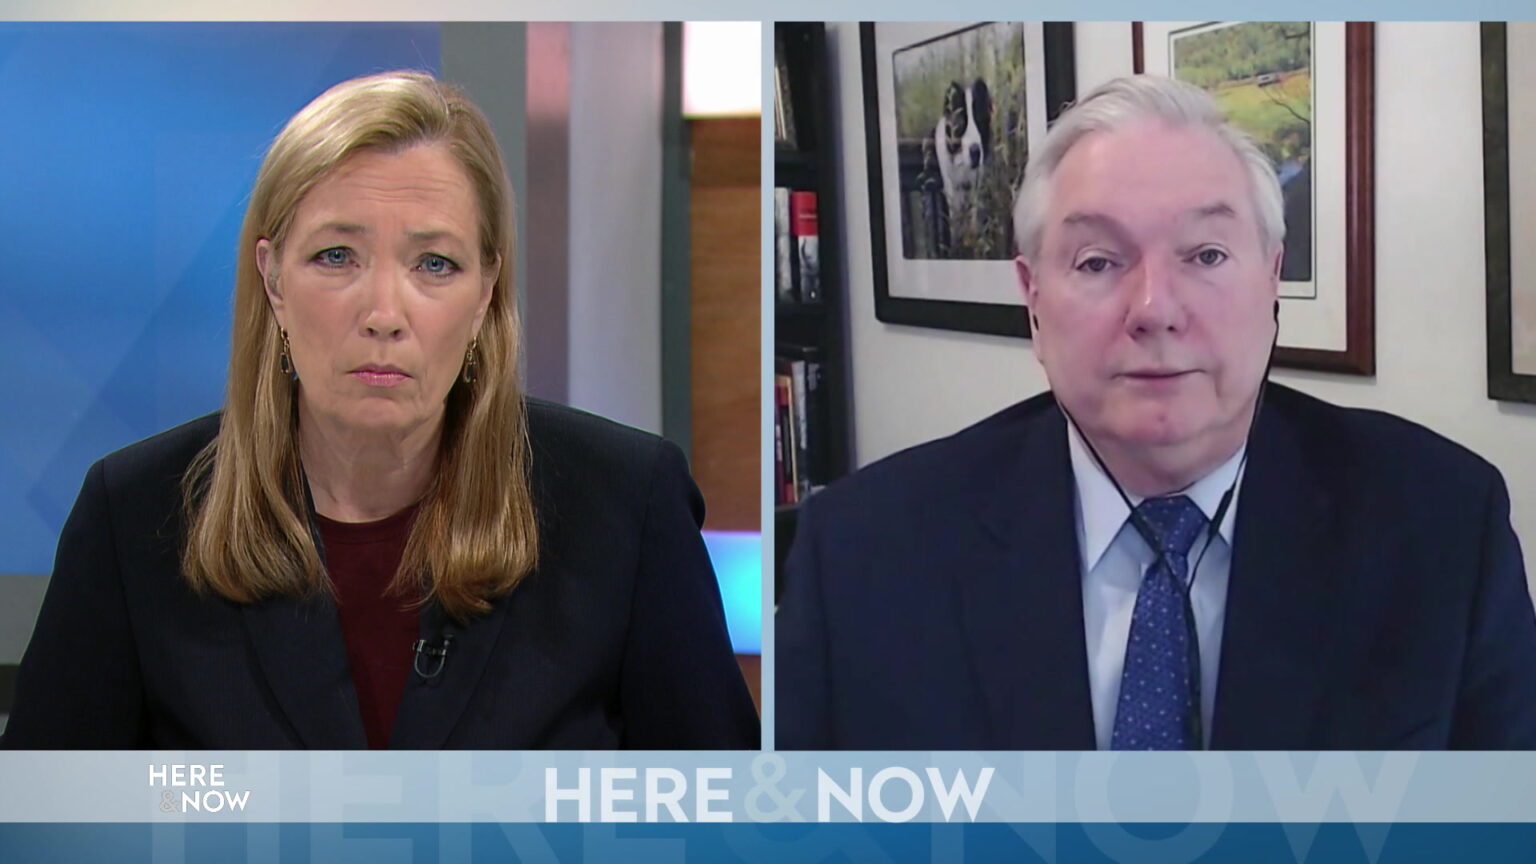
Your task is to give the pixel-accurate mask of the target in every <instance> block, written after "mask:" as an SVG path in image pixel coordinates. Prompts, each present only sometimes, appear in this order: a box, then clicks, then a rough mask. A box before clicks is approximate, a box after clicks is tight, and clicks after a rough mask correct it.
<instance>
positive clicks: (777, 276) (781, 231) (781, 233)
mask: <svg viewBox="0 0 1536 864" xmlns="http://www.w3.org/2000/svg"><path fill="white" fill-rule="evenodd" d="M793 250H794V243H793V240H792V238H791V237H790V236H789V190H788V189H786V188H784V187H783V186H778V187H775V188H774V190H773V284H774V296H775V297H777V298H778V299H779V300H780V301H782V302H785V303H793V302H795V282H796V279H795V256H794V251H793Z"/></svg>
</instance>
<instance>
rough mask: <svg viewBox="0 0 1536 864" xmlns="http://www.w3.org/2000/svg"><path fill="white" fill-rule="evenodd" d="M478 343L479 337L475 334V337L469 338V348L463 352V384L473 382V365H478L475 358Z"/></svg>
mask: <svg viewBox="0 0 1536 864" xmlns="http://www.w3.org/2000/svg"><path fill="white" fill-rule="evenodd" d="M479 345H480V337H479V336H476V337H475V338H473V339H471V340H469V350H467V351H465V352H464V375H463V378H464V383H465V384H473V383H475V377H476V375H475V367H476V366H477V365H478V363H477V361H476V360H475V349H476V348H477V347H479Z"/></svg>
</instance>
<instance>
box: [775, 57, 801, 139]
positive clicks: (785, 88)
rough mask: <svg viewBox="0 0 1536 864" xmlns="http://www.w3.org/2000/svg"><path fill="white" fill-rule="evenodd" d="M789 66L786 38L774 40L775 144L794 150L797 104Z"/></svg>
mask: <svg viewBox="0 0 1536 864" xmlns="http://www.w3.org/2000/svg"><path fill="white" fill-rule="evenodd" d="M789 80H790V78H789V66H788V64H787V63H786V62H785V60H784V37H783V36H781V35H779V34H778V33H775V34H774V38H773V97H774V98H773V142H774V145H775V146H776V147H780V148H787V149H794V147H795V146H796V144H795V141H796V139H795V104H794V99H792V98H790V92H789Z"/></svg>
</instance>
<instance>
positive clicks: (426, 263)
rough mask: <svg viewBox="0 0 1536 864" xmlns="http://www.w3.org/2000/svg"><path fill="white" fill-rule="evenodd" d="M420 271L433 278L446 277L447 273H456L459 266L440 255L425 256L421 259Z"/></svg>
mask: <svg viewBox="0 0 1536 864" xmlns="http://www.w3.org/2000/svg"><path fill="white" fill-rule="evenodd" d="M419 266H420V267H421V269H422V270H423V271H425V272H427V273H431V274H432V275H434V276H446V275H447V274H449V273H457V272H458V270H459V265H457V264H455V263H453V262H452V261H451V260H449V259H447V258H444V257H443V256H441V255H426V256H423V257H422V259H421V264H420V265H419Z"/></svg>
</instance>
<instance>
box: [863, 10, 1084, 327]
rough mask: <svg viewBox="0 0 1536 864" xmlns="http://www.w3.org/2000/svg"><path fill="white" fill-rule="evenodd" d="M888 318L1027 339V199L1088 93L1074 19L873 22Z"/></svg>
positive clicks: (868, 104)
mask: <svg viewBox="0 0 1536 864" xmlns="http://www.w3.org/2000/svg"><path fill="white" fill-rule="evenodd" d="M860 35H861V42H862V51H863V65H864V119H865V137H866V143H867V151H866V152H867V160H868V169H869V206H870V230H871V235H872V245H873V254H874V283H875V316H876V317H877V318H879V319H880V320H881V321H885V322H888V323H893V324H910V325H916V326H920V327H938V328H943V329H948V330H967V331H972V332H978V333H996V334H1002V335H1009V336H1028V335H1029V322H1028V315H1027V314H1026V313H1025V310H1024V299H1023V295H1022V294H1021V293H1020V291H1019V287H1018V284H1017V282H1016V280H1015V278H1014V272H1013V263H1012V261H1013V258H1014V256H1015V255H1016V254H1017V252H1016V250H1015V248H1014V242H1013V205H1014V194H1015V192H1016V190H1017V189H1018V188H1019V184H1020V183H1021V182H1022V181H1023V179H1024V166H1025V165H1026V164H1027V163H1028V160H1029V148H1030V145H1031V144H1032V143H1033V142H1038V141H1039V140H1040V139H1041V138H1042V137H1044V135H1045V129H1046V124H1047V122H1048V121H1049V120H1051V119H1054V118H1055V117H1056V116H1057V115H1058V114H1059V113H1060V112H1061V110H1062V108H1063V106H1065V105H1066V104H1067V103H1069V102H1071V100H1072V99H1073V98H1075V94H1076V85H1075V73H1074V71H1073V49H1072V25H1071V24H1053V23H1047V24H1038V23H1033V24H1031V23H1017V22H1012V23H1009V22H999V23H980V24H977V23H968V24H967V23H960V24H954V23H951V24H942V23H879V24H870V23H865V24H863V25H861V29H860Z"/></svg>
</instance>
